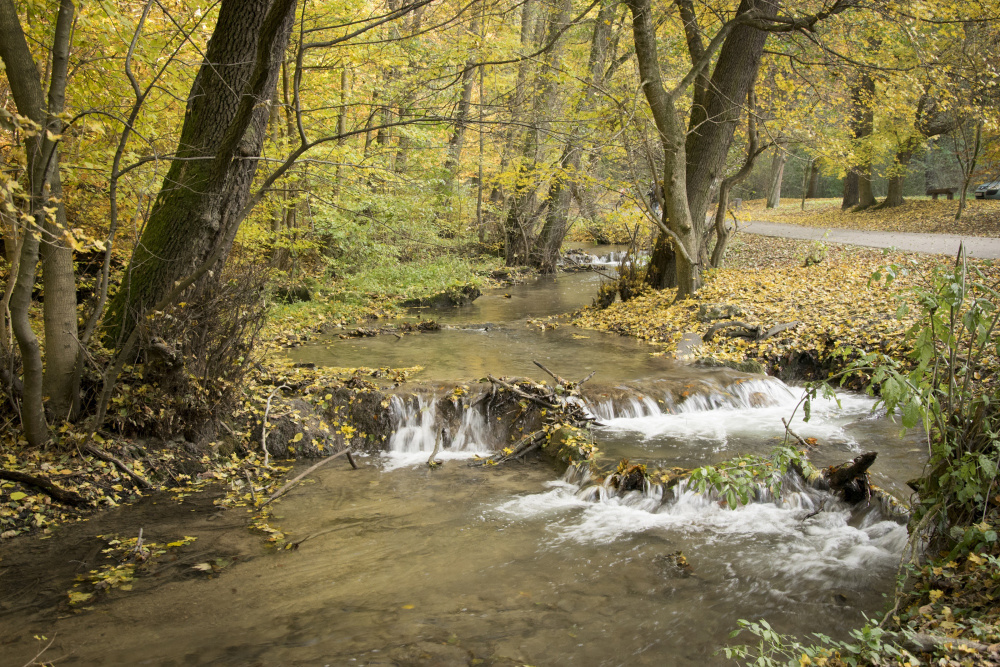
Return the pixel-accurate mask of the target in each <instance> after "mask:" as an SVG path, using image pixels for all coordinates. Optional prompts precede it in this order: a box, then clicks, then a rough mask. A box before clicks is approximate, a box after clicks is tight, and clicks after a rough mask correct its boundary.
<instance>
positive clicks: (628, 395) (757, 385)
mask: <svg viewBox="0 0 1000 667" xmlns="http://www.w3.org/2000/svg"><path fill="white" fill-rule="evenodd" d="M802 396H803V390H801V389H798V388H793V387H789V386H788V385H786V384H785V383H783V382H781V381H780V380H778V379H775V378H747V379H741V380H736V381H735V382H731V383H729V384H718V383H716V382H713V381H708V380H700V381H695V382H688V383H685V384H678V383H676V382H670V383H667V382H664V383H661V385H660V386H659V387H657V386H656V383H653V384H652V385H643V386H642V387H641V389H640V388H630V387H619V388H617V389H615V390H611V391H605V392H604V393H601V394H592V395H590V396H588V397H587V398H586V399H585V405H586V408H587V410H588V411H589V412H590V413H591V414H592V415H593V416H594V417H595V418H597V419H598V421H599V424H600V427H601V429H602V430H603V432H605V433H607V434H609V435H614V436H615V437H637V439H638V440H639V441H641V442H645V443H649V442H653V441H663V442H666V441H668V440H669V441H673V442H678V443H679V442H684V443H687V444H691V443H693V442H702V443H706V442H707V443H716V446H719V447H722V446H726V443H729V442H733V443H736V442H740V441H743V442H746V441H747V439H749V440H752V441H758V442H765V441H766V440H767V439H768V438H774V437H782V436H784V427H783V425H782V421H781V420H782V419H783V418H784V419H788V418H789V417H792V414H793V411H794V413H795V414H794V419H793V421H792V424H793V426H792V428H794V429H795V430H796V432H797V433H799V434H800V435H802V436H803V437H815V438H817V439H820V440H823V441H826V442H839V443H844V444H847V445H848V446H849V447H851V448H855V445H856V442H855V440H854V438H853V437H852V436H851V435H850V434H848V433H847V432H846V431H845V430H844V427H845V426H846V425H847V424H849V423H851V422H853V421H856V420H858V419H859V418H862V417H865V416H867V415H869V414H870V413H871V407H872V405H873V404H874V401H873V400H872V399H871V398H869V397H867V396H859V395H852V394H841V395H839V396H838V399H839V401H840V405H838V404H837V401H836V400H830V399H817V400H815V401H813V404H812V415H811V419H810V420H809V422H804V421H803V418H804V411H803V410H802V408H801V407H800V408H797V409H796V406H797V405H798V403H799V401H800V400H801V398H802ZM615 434H617V435H615ZM734 437H735V438H736V440H733V438H734Z"/></svg>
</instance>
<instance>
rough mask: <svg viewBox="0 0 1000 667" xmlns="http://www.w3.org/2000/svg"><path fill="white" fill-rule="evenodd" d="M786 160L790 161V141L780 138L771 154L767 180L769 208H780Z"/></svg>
mask: <svg viewBox="0 0 1000 667" xmlns="http://www.w3.org/2000/svg"><path fill="white" fill-rule="evenodd" d="M786 162H788V141H787V140H785V139H783V138H779V139H778V141H777V143H776V144H775V145H774V154H773V155H772V156H771V174H770V177H769V178H768V181H767V208H778V205H779V204H780V203H781V182H782V181H783V180H784V177H785V163H786Z"/></svg>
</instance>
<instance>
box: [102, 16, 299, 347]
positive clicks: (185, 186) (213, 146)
mask: <svg viewBox="0 0 1000 667" xmlns="http://www.w3.org/2000/svg"><path fill="white" fill-rule="evenodd" d="M294 16H295V0H274V2H271V0H250V1H243V2H239V1H237V0H224V1H223V3H222V6H221V9H220V10H219V19H218V22H217V24H216V27H215V31H214V32H213V34H212V38H211V40H210V41H209V44H208V48H207V51H206V59H205V62H204V63H202V66H201V68H200V69H199V71H198V75H197V76H196V78H195V81H194V84H193V86H192V89H191V95H190V97H189V98H188V106H187V112H186V115H185V119H184V126H183V128H182V130H181V139H180V145H179V146H178V150H177V155H178V158H180V159H178V160H175V161H174V163H173V164H172V165H171V167H170V170H169V172H168V173H167V176H166V178H165V179H164V181H163V186H162V188H161V190H160V194H159V196H158V197H157V199H156V202H155V204H154V205H153V210H152V212H151V214H150V219H149V221H148V222H147V224H146V228H145V230H144V232H143V235H142V238H141V239H140V242H139V244H138V246H137V248H136V251H135V253H134V255H133V257H132V260H131V261H130V263H129V267H128V269H127V271H126V273H125V276H124V279H123V282H122V286H121V288H120V289H119V291H118V293H117V294H116V295H115V297H114V299H113V300H112V301H111V303H110V304H109V308H108V314H107V316H106V317H105V333H106V335H107V336H108V339H109V342H110V343H111V344H112V345H114V346H118V345H120V344H121V342H122V341H124V340H125V339H126V338H128V336H129V334H130V333H131V331H132V329H133V328H134V327H135V326H136V323H137V322H138V321H139V320H140V318H141V317H142V315H143V314H144V313H145V311H146V310H147V309H148V308H150V307H151V306H152V305H153V304H155V303H157V302H158V301H159V300H160V299H161V298H162V297H163V296H164V295H166V294H167V293H168V292H169V291H170V289H171V286H172V285H173V284H174V283H175V282H176V281H178V280H179V279H181V278H182V277H183V276H185V275H188V274H189V273H191V272H192V271H193V270H194V269H195V267H197V266H199V265H200V264H201V263H202V262H204V261H205V260H206V259H207V258H208V257H209V256H210V255H212V251H213V250H214V249H215V247H216V245H217V244H218V243H219V242H221V241H222V240H223V239H226V238H231V237H232V235H231V234H228V232H229V231H230V227H231V226H232V225H233V224H238V221H239V212H240V210H241V209H242V208H243V206H244V204H245V203H246V202H247V201H248V199H249V194H250V185H251V182H252V180H253V177H254V174H255V173H256V170H257V159H256V158H257V157H259V155H260V151H261V147H262V145H263V140H264V134H265V132H266V128H267V119H268V115H269V105H268V104H267V102H268V98H269V97H270V95H272V94H273V91H274V90H275V84H276V82H277V77H278V71H279V69H280V65H281V62H282V59H283V54H284V52H285V47H286V46H287V43H288V36H289V33H290V30H291V26H292V21H293V19H294ZM224 250H225V251H228V248H227V249H224ZM225 255H226V252H223V254H222V256H221V259H220V264H221V263H222V262H224V261H225ZM215 274H216V275H218V274H219V272H218V271H216V272H215Z"/></svg>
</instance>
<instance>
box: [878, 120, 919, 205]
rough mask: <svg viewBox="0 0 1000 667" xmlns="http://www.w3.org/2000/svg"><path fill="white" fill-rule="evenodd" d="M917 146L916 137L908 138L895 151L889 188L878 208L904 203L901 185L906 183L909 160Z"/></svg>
mask: <svg viewBox="0 0 1000 667" xmlns="http://www.w3.org/2000/svg"><path fill="white" fill-rule="evenodd" d="M919 144H920V140H919V139H918V138H917V137H908V138H907V139H906V140H905V141H904V142H903V144H902V146H900V148H899V150H898V151H896V159H895V161H894V162H893V165H892V171H891V173H890V176H889V187H888V190H887V192H886V195H885V199H884V200H882V203H881V204H879V206H878V208H880V209H884V208H894V207H896V206H902V205H903V204H904V203H905V201H904V199H903V183H904V182H905V181H906V173H907V168H908V167H909V165H910V159H911V158H913V153H914V151H915V150H916V149H917V147H918V146H919Z"/></svg>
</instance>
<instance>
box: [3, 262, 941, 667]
mask: <svg viewBox="0 0 1000 667" xmlns="http://www.w3.org/2000/svg"><path fill="white" fill-rule="evenodd" d="M599 281H600V277H599V276H598V275H596V274H594V273H576V274H562V275H560V276H559V277H558V278H543V279H540V280H538V281H536V282H534V283H531V284H527V285H518V286H512V287H507V288H503V289H497V290H490V291H489V292H488V293H486V294H484V295H483V296H482V297H480V298H479V299H478V300H477V301H475V302H474V303H473V304H472V305H471V306H468V307H465V308H461V309H453V310H450V311H435V312H430V313H429V312H421V313H415V314H414V317H420V318H423V319H435V320H436V321H437V322H439V323H441V324H442V325H443V326H444V328H443V329H442V330H441V331H437V332H427V333H421V334H415V335H407V336H403V337H402V338H401V339H399V338H396V337H394V336H378V337H374V338H366V339H348V340H339V339H330V340H326V341H315V342H314V343H313V344H310V345H307V346H303V347H300V348H297V349H295V350H291V351H289V352H288V355H289V357H290V358H292V359H293V360H295V361H300V362H302V361H310V362H313V363H317V364H326V365H335V366H340V367H351V366H360V365H364V366H394V367H408V366H417V365H419V366H422V367H423V368H424V370H423V371H421V372H420V373H419V374H417V376H416V382H419V383H424V384H426V385H427V386H430V387H437V386H439V387H440V388H441V390H443V391H448V390H450V388H451V386H453V385H454V381H475V380H476V379H478V378H481V377H484V376H485V375H486V374H487V373H492V374H493V375H511V376H512V375H524V376H531V377H535V378H536V379H541V377H540V376H541V375H542V374H541V372H540V371H539V370H538V368H537V367H535V366H534V365H533V364H532V360H533V359H537V360H539V361H541V362H542V363H544V364H545V365H546V366H547V367H549V368H550V369H552V370H553V371H554V372H556V373H558V374H560V375H563V376H565V377H570V378H572V379H580V378H582V377H584V376H586V375H587V374H589V373H590V372H592V371H596V375H595V377H594V380H592V382H593V387H590V388H589V389H588V392H586V393H585V395H584V398H583V399H582V400H583V401H584V403H585V406H586V408H587V409H588V410H589V411H590V412H591V413H592V414H593V415H594V416H595V417H597V418H598V419H599V420H600V424H601V425H600V426H597V427H595V439H596V440H597V442H598V445H599V447H600V449H601V450H602V452H603V453H604V455H605V457H606V459H608V460H609V461H610V460H616V459H618V458H622V457H627V458H629V459H631V460H632V461H634V462H645V463H648V464H651V465H666V466H674V465H676V466H685V467H690V466H697V465H702V464H705V463H710V462H716V461H720V460H723V459H726V458H729V457H732V456H733V455H735V454H737V453H748V452H751V453H766V452H768V451H769V450H770V449H771V448H773V447H774V446H776V445H777V444H780V442H781V438H782V435H783V433H784V429H783V426H782V424H781V418H782V417H785V418H788V417H789V415H791V413H792V409H793V407H794V406H795V405H796V403H797V402H798V400H799V398H800V396H801V389H799V388H797V387H793V386H786V385H785V384H783V383H781V382H780V381H778V380H776V379H771V378H761V377H759V376H755V377H751V376H746V375H743V374H739V373H735V372H731V371H729V370H728V369H717V368H700V367H692V366H685V365H682V364H679V363H677V362H675V361H673V360H671V359H668V358H665V357H652V356H650V352H651V351H654V349H653V348H651V347H650V346H648V345H645V344H643V343H640V342H637V341H634V340H632V339H627V338H624V337H621V336H617V335H612V334H603V333H601V332H594V331H587V330H580V329H576V328H574V327H571V326H569V325H567V324H565V322H563V323H562V324H561V326H556V327H552V326H551V324H552V323H553V322H556V323H558V320H549V319H547V318H550V317H552V316H556V315H560V314H563V313H567V312H569V311H572V310H575V309H577V308H579V307H581V306H584V305H589V304H590V301H591V299H592V298H593V294H594V293H595V291H596V287H597V285H598V284H599ZM539 323H545V324H546V327H545V329H544V330H542V328H541V327H540V326H539ZM449 383H451V384H449ZM677 383H682V384H683V386H685V387H690V391H689V392H688V393H689V396H686V397H685V398H684V399H683V400H680V401H677V400H674V399H672V398H671V393H670V392H669V391H668V390H667V387H668V385H669V386H671V387H674V386H677ZM588 385H590V383H588ZM442 400H447V399H446V398H445V397H444V395H441V396H438V395H437V394H435V392H434V391H428V392H426V393H424V394H420V395H419V396H417V397H411V398H410V399H408V400H403V399H399V398H394V399H393V403H392V414H393V419H394V424H395V432H394V434H393V436H392V438H391V439H390V441H389V447H388V451H386V452H385V453H383V454H382V455H381V456H370V457H367V458H360V459H359V461H360V462H361V467H360V469H358V470H352V469H351V468H350V467H349V466H347V465H346V464H341V463H337V462H333V463H331V464H329V465H327V466H324V467H323V468H321V469H320V470H318V471H316V472H315V473H313V474H312V475H311V479H312V480H314V483H307V484H302V485H300V486H299V487H298V488H296V489H295V490H293V491H292V492H290V493H289V494H288V495H287V496H285V498H284V499H283V500H282V501H281V502H280V503H278V504H277V505H276V507H275V510H274V513H275V519H274V521H273V523H274V524H276V525H279V526H280V527H281V528H282V530H284V531H285V532H286V533H288V535H289V536H290V538H291V539H292V540H295V541H301V544H300V545H299V547H298V549H297V550H288V551H279V552H277V553H275V552H273V551H270V550H268V549H266V548H265V547H264V546H263V545H262V544H261V541H260V538H259V537H258V536H256V535H249V534H248V533H247V531H246V530H245V528H243V527H242V526H241V524H240V523H239V521H238V520H237V519H238V517H237V519H234V518H233V515H234V514H236V513H237V512H238V511H235V510H230V511H228V513H227V512H223V511H218V510H217V509H215V508H213V507H212V505H211V502H210V500H205V499H200V500H199V499H189V500H186V501H185V503H183V504H178V503H176V502H175V501H172V500H168V499H166V498H164V497H163V496H162V495H161V496H159V497H158V498H156V499H151V500H147V501H144V502H143V503H140V505H139V506H138V507H137V508H132V509H131V512H132V513H131V514H129V510H128V509H127V508H126V509H121V510H116V511H115V512H112V513H107V514H105V515H102V516H100V517H96V518H95V519H94V520H93V522H92V523H93V524H94V525H88V524H78V525H74V526H68V527H65V528H62V529H60V531H57V532H61V533H63V535H62V536H61V537H60V539H65V540H66V544H67V545H69V546H66V547H64V548H63V549H62V550H61V551H60V552H59V553H60V555H61V557H63V558H66V559H76V558H81V559H82V557H81V556H77V555H74V554H75V553H76V552H74V551H73V548H74V547H73V545H74V544H76V545H79V550H82V549H84V545H85V544H86V543H88V542H87V540H90V542H93V536H94V535H97V534H99V533H100V531H101V530H105V531H106V532H108V531H109V530H110V529H109V528H107V525H116V526H120V525H122V524H124V525H125V526H126V527H127V526H129V525H132V526H145V530H146V531H147V534H150V535H153V536H154V537H155V536H156V535H157V534H160V535H161V539H177V538H178V537H179V535H180V534H181V533H178V532H176V531H179V530H180V531H184V532H183V534H188V535H194V536H198V537H199V540H198V541H197V542H195V543H194V545H193V548H197V549H199V550H205V552H206V553H208V552H209V551H212V552H213V553H225V554H227V555H228V556H230V557H232V558H233V559H234V560H235V561H237V562H235V563H234V564H233V565H231V566H229V567H228V568H226V569H224V570H223V571H221V573H219V574H218V575H217V576H213V577H205V576H202V575H198V576H195V575H191V574H188V575H185V576H177V577H174V578H172V579H171V580H170V581H169V582H162V583H161V584H159V585H154V584H153V583H149V582H146V583H145V584H142V582H140V585H137V586H136V590H135V591H132V592H129V593H125V592H118V591H115V592H113V593H112V594H111V595H109V596H108V598H107V599H105V600H102V601H101V602H100V603H98V604H97V605H95V607H94V609H93V610H92V611H84V612H82V613H66V612H65V609H64V610H62V611H61V612H60V613H59V618H55V617H54V616H53V615H52V614H45V613H42V612H39V611H36V612H35V613H33V614H28V613H21V614H17V615H14V614H13V613H9V612H8V610H7V608H4V607H0V664H2V665H8V664H10V665H23V664H24V663H25V662H26V661H27V660H28V659H30V658H31V656H32V655H34V653H35V652H36V650H37V649H36V645H37V641H36V640H33V639H32V638H31V637H32V635H34V634H40V635H46V636H48V637H52V636H55V637H56V638H57V642H58V644H57V646H56V647H55V648H58V649H59V651H61V653H64V654H67V653H68V654H69V655H68V656H67V657H66V658H65V659H64V660H62V661H60V662H59V663H58V664H81V665H85V664H109V665H110V664H130V665H132V664H149V665H194V664H213V665H418V664H419V665H469V664H488V665H492V664H496V665H522V664H532V665H647V664H648V665H706V664H708V665H711V664H726V661H725V660H724V658H723V657H722V656H721V655H718V654H717V653H716V652H717V651H718V649H719V648H720V647H723V646H725V645H727V644H728V643H731V642H732V641H739V640H738V639H737V640H730V639H729V636H728V635H729V633H730V631H732V630H733V629H735V627H736V622H737V620H738V619H741V618H745V619H759V618H766V619H767V620H768V622H769V623H771V624H772V626H774V628H775V629H776V630H778V631H780V632H789V633H797V634H808V633H811V632H822V633H825V634H828V635H831V636H834V637H839V638H843V637H846V633H847V631H848V630H849V629H850V628H852V627H856V626H857V625H858V624H860V623H863V622H864V616H865V615H866V614H867V615H869V616H870V615H872V614H874V613H876V612H878V611H880V610H882V609H883V608H884V606H885V596H886V595H889V594H891V592H892V589H893V578H894V574H895V570H896V567H897V565H898V562H899V556H900V553H901V552H902V549H903V546H904V544H905V541H906V528H905V525H904V524H903V522H902V521H903V520H902V519H901V518H900V517H898V516H892V515H890V514H888V513H886V512H884V511H882V510H881V509H880V508H879V507H878V506H876V505H872V506H870V507H865V506H859V507H851V506H848V505H845V504H844V503H842V502H839V501H838V500H836V499H835V498H833V497H832V496H830V495H829V494H827V493H825V492H822V491H818V490H816V489H813V488H809V487H806V486H804V485H801V484H798V483H797V482H795V481H793V480H791V479H789V480H788V481H787V482H786V484H787V485H788V486H786V489H785V495H784V499H783V500H782V501H781V502H777V503H776V502H764V501H761V502H753V503H751V504H749V505H746V506H743V507H740V508H738V509H735V510H733V509H727V508H724V507H721V506H720V503H718V502H716V501H715V500H712V499H710V498H706V497H705V496H702V495H699V494H695V493H693V492H691V491H690V490H689V489H686V488H685V487H684V486H683V485H681V486H679V487H678V488H676V489H675V490H674V491H671V492H668V493H663V492H662V490H660V489H658V488H657V487H647V488H646V489H645V490H644V491H632V492H629V493H625V494H616V493H614V492H613V491H611V490H609V489H606V488H604V487H602V486H600V485H594V484H593V483H592V482H590V480H589V479H588V476H587V475H586V474H581V473H579V472H578V471H576V469H575V468H572V467H571V468H570V469H569V470H568V471H567V473H566V474H565V475H563V476H561V477H560V476H559V475H558V473H557V472H556V471H555V469H554V468H553V466H552V465H550V464H549V463H547V462H545V461H543V460H532V459H529V460H528V461H526V462H524V463H514V464H508V465H505V466H501V467H498V468H482V467H468V466H467V465H465V463H464V460H465V459H469V458H471V457H473V456H475V455H477V454H478V455H484V454H488V453H489V452H491V451H493V450H494V448H495V447H496V445H497V444H499V443H498V442H497V441H496V438H497V436H496V435H495V434H494V433H493V432H492V429H491V425H490V423H489V417H490V416H489V415H488V414H487V415H484V414H481V413H479V412H477V411H475V410H467V411H466V412H465V413H464V414H463V416H462V421H461V425H460V427H459V428H458V429H457V431H456V432H455V434H454V437H453V438H452V441H451V447H450V448H449V449H446V450H443V451H442V452H441V456H440V457H439V458H442V459H444V460H445V463H444V465H443V466H441V467H440V468H437V469H429V468H428V467H427V466H426V461H427V458H428V457H429V456H430V452H431V450H432V449H433V447H434V440H435V438H436V437H437V434H438V432H439V431H440V424H437V423H436V422H435V414H436V411H435V402H436V401H442ZM872 405H873V402H872V400H871V399H870V398H868V397H866V396H863V395H857V394H847V393H845V394H842V395H841V396H840V397H839V405H838V403H837V402H836V401H819V402H817V403H816V405H814V407H813V411H812V418H811V419H810V421H809V422H808V423H806V422H803V421H802V419H801V410H799V411H798V414H797V416H796V417H795V418H794V420H793V428H794V429H795V430H796V431H797V432H798V433H799V434H800V435H802V436H803V437H815V438H817V439H818V440H819V442H820V446H819V447H818V448H817V449H816V450H815V452H814V453H812V454H811V459H812V460H813V462H814V464H815V465H817V466H823V465H830V464H836V463H841V462H844V461H846V460H849V459H850V458H853V457H854V456H857V455H858V454H859V453H861V452H863V451H877V452H879V458H878V460H877V462H876V464H875V466H874V467H873V468H872V476H873V481H874V482H875V483H876V484H878V485H879V486H881V487H883V488H885V489H888V490H890V491H891V492H893V493H895V494H896V495H897V496H899V497H905V495H906V493H907V491H906V487H905V482H906V480H907V479H911V478H913V477H915V476H916V475H918V474H919V473H920V471H921V468H922V465H923V461H924V459H925V457H926V445H925V443H924V442H923V441H922V439H921V437H922V436H921V435H920V434H918V433H910V434H906V435H903V434H901V433H900V428H899V426H898V425H897V424H894V423H892V422H891V421H890V420H888V419H886V418H885V417H884V416H879V415H873V414H872V413H871V407H872ZM153 502H158V503H159V505H158V506H157V507H158V508H159V511H157V509H156V508H153V507H151V503H153ZM182 520H183V521H184V523H180V522H181V521H182ZM116 521H117V522H118V523H115V522H116ZM178 526H183V528H179V527H178ZM119 530H121V529H119ZM171 531H173V532H171ZM151 539H153V538H151ZM18 542H19V543H20V547H21V548H23V549H24V550H25V551H24V552H23V554H22V556H21V558H22V559H24V561H25V562H28V561H29V560H30V559H31V558H32V556H31V553H33V552H32V550H35V552H37V553H39V554H40V553H43V552H44V551H45V549H46V542H44V541H43V540H42V538H40V537H37V536H36V537H31V538H25V539H23V540H18ZM53 542H55V540H53ZM3 548H4V549H6V550H7V551H6V552H4V551H0V555H4V558H3V559H2V560H0V567H2V566H5V565H9V564H10V561H11V554H10V553H9V552H10V551H11V550H12V549H13V548H18V545H13V546H10V545H3ZM88 548H89V547H88ZM213 550H214V551H213ZM678 552H680V553H682V554H683V557H684V558H685V559H686V562H687V564H688V565H686V566H685V565H684V561H682V560H680V559H679V558H678ZM200 557H202V558H205V557H207V556H204V555H202V556H200ZM15 560H16V558H15ZM25 567H27V565H26V566H25ZM39 576H40V577H41V575H39ZM0 581H3V579H0ZM8 583H9V582H8ZM30 585H32V584H30V583H26V584H24V586H25V589H24V590H25V591H27V590H28V589H27V587H28V586H30ZM38 585H41V586H45V585H48V584H45V583H44V582H42V583H39V584H38ZM24 595H27V593H24ZM0 597H2V596H0ZM750 639H752V638H750ZM50 659H51V658H50Z"/></svg>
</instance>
